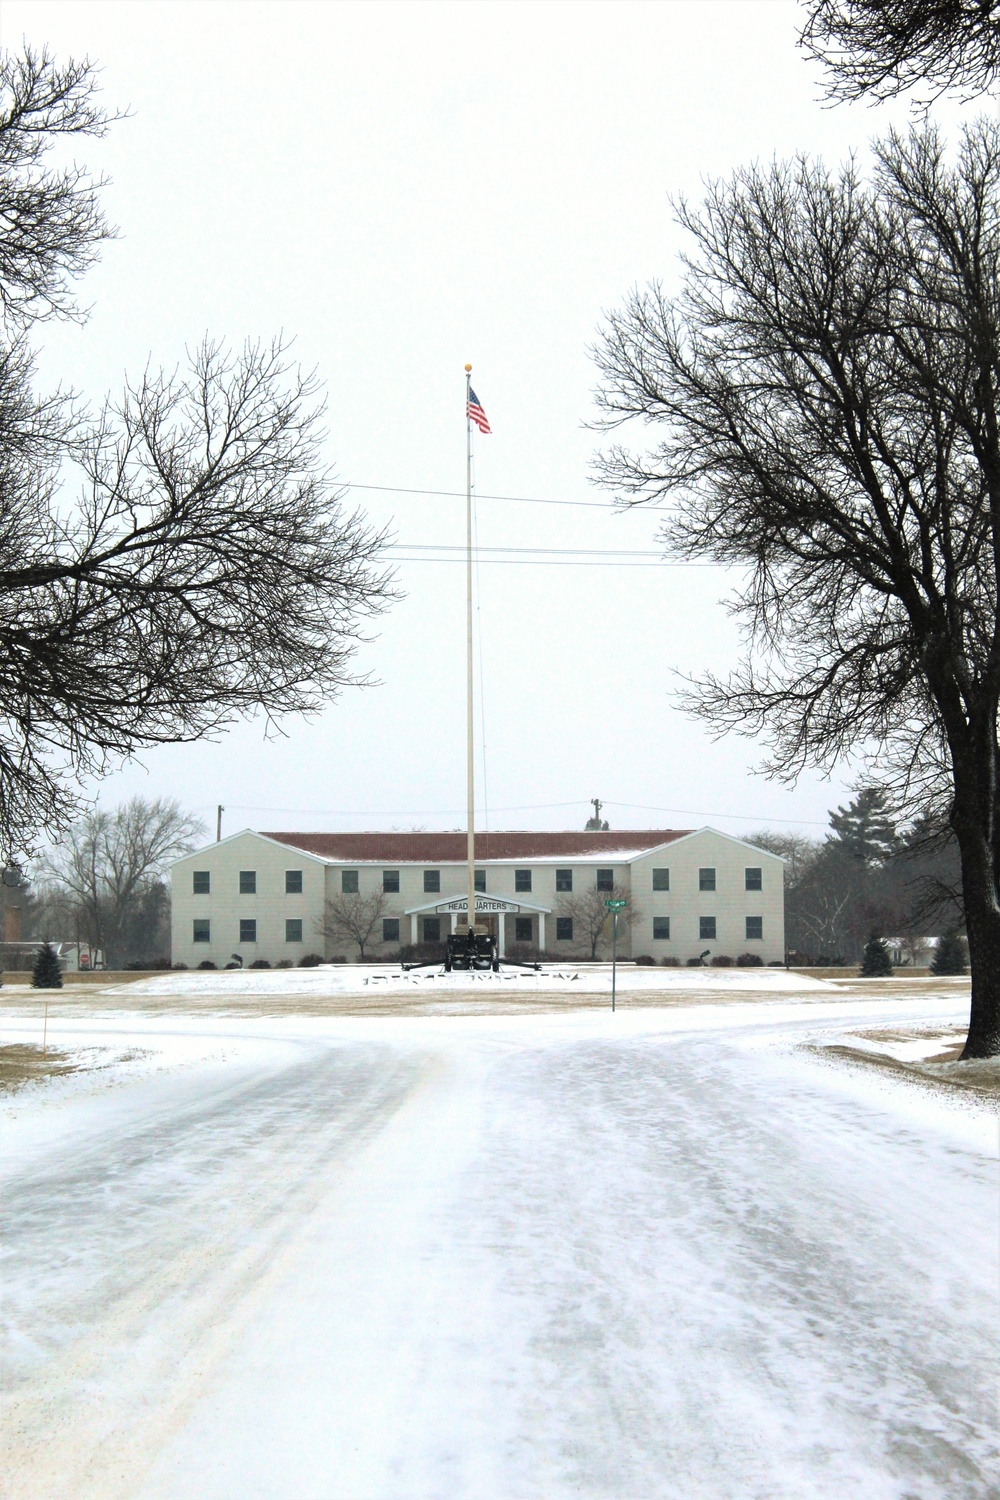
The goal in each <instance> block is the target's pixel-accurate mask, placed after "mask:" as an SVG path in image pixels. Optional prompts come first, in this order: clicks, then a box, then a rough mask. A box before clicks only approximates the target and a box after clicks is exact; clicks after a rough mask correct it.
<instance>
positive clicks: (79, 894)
mask: <svg viewBox="0 0 1000 1500" xmlns="http://www.w3.org/2000/svg"><path fill="white" fill-rule="evenodd" d="M204 837H205V825H204V824H203V823H202V822H201V820H200V819H199V818H195V817H192V816H191V815H190V814H188V813H184V812H182V811H181V808H180V806H179V805H178V803H177V802H174V801H167V800H165V799H163V798H157V799H156V800H155V801H148V800H147V799H145V798H143V797H133V798H132V799H131V801H129V802H125V803H123V804H122V805H121V806H120V807H117V808H116V809H115V810H114V812H103V811H97V812H91V813H88V814H87V816H86V817H84V818H83V819H81V821H80V822H79V823H77V824H74V825H73V826H72V827H71V828H69V829H68V830H67V831H66V833H65V835H64V836H63V839H62V841H61V842H60V843H59V844H58V845H57V846H55V848H53V849H52V850H51V851H50V852H49V854H48V856H47V858H46V860H45V862H44V864H43V867H42V874H43V877H44V878H45V880H46V884H47V889H46V892H45V894H46V897H47V901H48V905H49V909H50V911H51V910H52V909H53V908H54V907H58V906H61V907H62V909H63V911H64V913H65V920H66V921H67V922H70V923H72V927H71V928H70V930H71V931H72V930H75V929H77V928H78V929H79V931H80V934H81V936H82V937H85V938H86V939H87V941H88V942H89V943H90V944H91V945H92V946H93V947H95V948H99V949H101V951H102V952H103V954H104V961H105V964H106V965H107V966H108V967H109V968H118V967H120V965H121V964H122V963H124V962H125V961H126V960H127V959H129V958H131V957H132V956H134V955H133V953H132V952H130V951H129V950H130V946H132V945H136V944H138V945H139V946H145V945H144V944H143V939H142V928H143V926H144V925H146V924H148V923H150V922H151V921H152V922H154V923H155V922H156V920H157V917H158V914H159V909H160V908H161V907H162V903H163V895H164V892H165V888H164V885H163V877H164V876H165V875H166V872H167V868H168V866H169V865H170V863H171V861H173V860H175V859H180V858H181V856H182V855H184V854H189V853H190V852H191V850H192V849H194V848H195V847H196V846H197V845H198V844H199V843H200V842H201V841H202V840H203V839H204ZM135 956H137V955H135ZM143 956H145V955H143Z"/></svg>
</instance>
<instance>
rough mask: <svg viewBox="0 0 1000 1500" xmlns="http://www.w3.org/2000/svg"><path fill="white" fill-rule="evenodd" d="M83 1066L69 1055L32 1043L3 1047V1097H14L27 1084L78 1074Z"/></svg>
mask: <svg viewBox="0 0 1000 1500" xmlns="http://www.w3.org/2000/svg"><path fill="white" fill-rule="evenodd" d="M79 1068H80V1063H79V1061H77V1060H76V1059H75V1058H74V1057H72V1056H71V1055H70V1053H68V1052H60V1051H58V1050H57V1049H56V1048H54V1047H47V1048H46V1050H45V1051H44V1052H43V1051H42V1049H41V1047H40V1046H35V1045H33V1044H32V1043H30V1042H12V1043H11V1044H10V1045H8V1046H5V1047H0V1093H3V1094H12V1093H14V1092H15V1090H16V1089H19V1088H23V1087H24V1085H25V1084H26V1083H37V1082H39V1081H40V1080H43V1079H46V1078H58V1077H59V1076H60V1074H62V1073H76V1072H78V1070H79Z"/></svg>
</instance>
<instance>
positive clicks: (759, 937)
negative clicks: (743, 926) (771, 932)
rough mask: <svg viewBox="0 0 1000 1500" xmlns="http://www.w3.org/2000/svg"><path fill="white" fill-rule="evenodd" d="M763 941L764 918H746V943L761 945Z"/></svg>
mask: <svg viewBox="0 0 1000 1500" xmlns="http://www.w3.org/2000/svg"><path fill="white" fill-rule="evenodd" d="M763 941H764V918H763V917H747V942H750V943H753V942H757V943H761V942H763Z"/></svg>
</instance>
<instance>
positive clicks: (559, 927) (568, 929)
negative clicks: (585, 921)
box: [556, 917, 573, 943]
mask: <svg viewBox="0 0 1000 1500" xmlns="http://www.w3.org/2000/svg"><path fill="white" fill-rule="evenodd" d="M572 941H573V918H572V917H556V942H558V943H571V942H572Z"/></svg>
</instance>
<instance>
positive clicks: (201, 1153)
mask: <svg viewBox="0 0 1000 1500" xmlns="http://www.w3.org/2000/svg"><path fill="white" fill-rule="evenodd" d="M706 972H707V971H706ZM731 972H732V971H723V977H725V978H726V979H728V978H729V975H730V973H731ZM776 972H778V973H780V971H776ZM329 973H330V971H325V970H324V971H319V974H321V975H329ZM318 977H319V975H318V974H317V971H302V972H301V973H295V974H292V975H288V974H282V975H281V976H280V978H281V980H282V982H283V983H284V984H285V985H286V986H287V985H288V984H289V982H291V983H292V984H295V985H298V984H303V983H316V982H317V981H318ZM456 977H457V976H456ZM630 977H631V976H630ZM657 977H659V976H657ZM181 978H182V979H183V980H185V982H187V980H188V979H190V980H194V979H195V976H193V975H192V976H181ZM278 978H279V976H278V975H277V974H275V973H270V974H269V973H267V971H263V972H259V971H258V972H256V973H254V974H253V975H248V974H244V975H211V974H209V975H203V976H198V979H199V981H200V982H202V983H203V982H204V981H205V980H208V981H210V982H212V983H218V984H227V983H231V982H232V981H233V980H235V981H236V982H238V983H240V984H245V983H246V982H247V981H248V980H252V981H253V982H254V984H257V985H261V984H268V983H271V982H273V981H275V980H277V979H278ZM162 982H163V981H160V980H154V981H145V982H144V983H145V984H146V985H147V987H148V986H150V985H156V984H160V983H162ZM169 982H170V983H173V984H176V982H177V981H176V980H175V979H174V977H173V976H169ZM567 982H568V981H567ZM814 983H817V982H815V981H814ZM132 988H134V987H132ZM796 989H797V990H800V986H798V985H797V986H796ZM170 993H173V992H170ZM272 993H274V992H272ZM283 993H285V994H287V993H288V991H287V989H286V990H285V991H284V992H283ZM884 993H885V995H886V998H884V999H879V1000H872V999H870V998H864V997H862V998H858V997H854V998H847V997H845V996H844V995H842V994H839V993H838V992H837V991H836V989H835V988H827V989H826V990H825V991H824V990H823V987H822V986H821V985H820V988H819V990H818V991H815V992H810V993H808V994H807V995H804V994H802V993H801V990H800V993H799V995H798V996H796V995H795V994H794V993H792V992H791V991H788V992H786V993H779V994H777V995H772V996H771V997H770V998H768V997H767V995H765V994H762V993H760V992H758V998H756V999H754V998H752V997H751V996H749V995H745V996H743V997H742V998H741V996H740V995H739V994H734V995H733V996H732V997H731V998H730V999H729V1002H728V1003H726V1004H719V1003H717V1001H718V995H717V993H712V994H708V993H706V995H705V996H704V1000H705V1001H706V1002H708V1003H700V1002H699V998H698V996H697V995H696V994H692V993H690V992H688V995H687V1000H688V1002H689V1003H688V1004H686V1005H684V1004H671V1005H669V1006H667V1005H664V1006H663V1007H662V1008H656V1007H654V1006H652V1005H648V1004H647V1005H646V1006H644V1007H642V1008H635V1009H633V1010H631V1011H630V1010H629V1009H627V1008H626V1009H624V1010H621V1011H619V1012H618V1013H617V1014H616V1015H614V1016H612V1015H611V1014H610V1012H609V1010H608V1009H607V1008H606V1007H604V1008H602V1009H600V1010H598V1009H594V1008H590V1009H586V1008H581V1009H579V1010H577V1011H566V1010H562V1011H559V1010H554V1011H552V1012H551V1013H540V1014H508V1015H500V1014H488V1013H485V1014H480V1015H458V1016H454V1015H453V1016H449V1015H436V1016H435V1015H432V1016H420V1015H419V1014H418V1015H414V1014H406V1015H402V1016H392V1015H388V1016H365V1015H356V1016H345V1015H334V1016H326V1015H313V1014H289V1015H275V1014H261V1015H257V1016H240V1017H234V1016H232V1015H227V1014H224V1013H223V1014H218V1015H207V1014H204V1013H201V1012H200V1013H199V1014H197V1015H195V1016H191V1015H189V1016H185V1015H183V1014H180V1013H176V1012H172V1013H170V1014H168V1015H160V1016H158V1015H152V1014H132V1013H130V1014H120V1015H114V1014H111V1013H109V1012H110V1009H111V1007H110V1001H111V1000H112V999H113V997H110V996H107V995H105V996H104V997H97V996H95V997H94V1008H95V1010H101V1009H102V1007H103V1010H104V1013H103V1014H100V1015H89V1016H88V1015H86V1014H83V1013H64V1014H62V1015H61V1016H60V1017H59V1018H58V1020H57V1022H56V1025H55V1027H54V1029H52V1030H50V1033H49V1040H50V1043H51V1044H52V1045H54V1046H56V1047H58V1048H59V1049H60V1050H61V1051H62V1052H63V1053H64V1054H65V1055H67V1056H73V1055H74V1054H80V1053H81V1052H82V1050H83V1049H96V1050H94V1051H91V1052H90V1053H88V1054H87V1056H88V1057H89V1059H90V1060H91V1061H94V1060H95V1059H97V1058H103V1059H104V1062H105V1063H106V1066H105V1067H104V1068H103V1069H102V1070H100V1071H89V1072H88V1071H81V1072H77V1073H72V1074H67V1075H65V1076H62V1077H57V1078H54V1079H52V1080H51V1081H49V1082H47V1083H43V1084H39V1083H36V1084H29V1085H27V1086H26V1087H24V1088H22V1089H21V1090H19V1091H18V1092H17V1093H14V1094H12V1095H9V1096H7V1097H6V1098H5V1099H4V1100H3V1102H2V1104H0V1126H2V1147H3V1160H2V1166H0V1171H2V1177H0V1181H2V1186H3V1213H4V1222H5V1230H4V1235H3V1241H2V1251H3V1257H4V1260H3V1281H4V1324H5V1333H6V1343H7V1349H6V1356H5V1359H6V1368H5V1370H4V1374H3V1380H2V1392H3V1396H2V1401H3V1405H2V1412H3V1426H2V1431H3V1438H4V1457H3V1462H2V1472H0V1493H2V1494H3V1495H4V1496H5V1497H6V1500H29V1497H30V1500H45V1497H49V1496H51V1497H56V1496H58V1497H60V1500H62V1497H69V1496H72V1497H74V1500H77V1497H79V1500H84V1497H100V1500H115V1497H122V1500H124V1497H128V1500H154V1497H155V1500H165V1497H170V1500H182V1497H183V1500H188V1497H196V1500H255V1497H268V1500H376V1497H378V1500H466V1497H468V1500H521V1497H524V1500H527V1497H532V1500H535V1497H537V1500H559V1497H570V1496H574V1497H578V1496H583V1497H587V1500H647V1497H648V1500H654V1497H670V1500H744V1497H746V1500H812V1497H816V1500H820V1497H822V1500H843V1497H845V1496H857V1497H858V1500H904V1497H906V1500H909V1497H913V1500H938V1497H940V1500H966V1497H968V1500H973V1497H975V1500H984V1497H986V1496H988V1495H990V1494H991V1493H993V1490H992V1489H991V1485H992V1484H993V1483H994V1476H995V1473H996V1470H995V1467H994V1465H995V1463H996V1459H997V1448H996V1430H995V1418H996V1407H995V1401H994V1391H995V1369H996V1359H997V1355H998V1352H1000V1351H998V1344H997V1335H996V1328H997V1312H998V1306H997V1281H998V1249H997V1237H996V1209H997V1169H996V1125H995V1119H994V1118H993V1116H992V1114H991V1112H990V1111H989V1109H988V1108H987V1107H986V1106H984V1105H983V1104H982V1103H981V1102H980V1101H979V1100H978V1099H976V1098H974V1097H962V1096H957V1095H952V1094H948V1093H944V1092H942V1091H940V1090H934V1089H931V1088H926V1089H924V1088H921V1087H919V1086H917V1085H915V1084H913V1083H912V1082H910V1081H909V1080H907V1079H902V1078H900V1079H896V1078H895V1077H893V1076H891V1075H886V1074H883V1073H880V1072H879V1071H877V1070H876V1069H871V1070H866V1069H865V1068H863V1067H859V1068H852V1067H846V1066H841V1065H839V1063H838V1062H837V1061H836V1060H835V1059H834V1058H833V1056H832V1054H831V1055H829V1056H824V1054H823V1050H822V1049H823V1048H824V1047H826V1046H828V1045H831V1044H834V1045H836V1044H838V1043H845V1044H850V1045H851V1046H856V1045H857V1044H858V1042H859V1040H860V1041H861V1042H862V1043H864V1041H865V1038H868V1042H869V1046H870V1048H871V1047H873V1046H874V1047H877V1045H878V1044H884V1046H886V1047H888V1048H890V1049H891V1048H893V1047H895V1048H896V1049H897V1050H898V1048H899V1047H900V1046H905V1045H906V1041H905V1040H904V1041H901V1042H894V1041H893V1040H892V1037H893V1028H899V1027H902V1028H904V1030H905V1034H906V1037H908V1038H909V1040H910V1041H914V1040H915V1041H917V1042H920V1041H923V1042H925V1043H926V1044H927V1045H929V1044H930V1042H931V1041H935V1043H936V1044H938V1043H940V1042H941V1039H942V1038H947V1037H948V1036H949V1035H950V1034H951V1028H952V1027H954V1026H957V1025H958V1024H959V1023H960V1021H961V1019H962V1017H963V1015H964V1011H965V1006H966V1004H967V1000H966V996H965V995H964V994H960V993H959V992H958V991H957V990H951V991H949V990H948V989H947V988H945V989H942V990H941V991H940V992H937V993H928V994H927V995H926V997H923V998H921V997H919V996H917V995H915V994H910V995H906V994H904V993H902V992H900V991H899V990H898V989H897V990H886V991H884ZM894 995H896V996H900V997H899V998H893V996H894ZM50 1025H51V1023H50ZM36 1031H37V1016H36V1015H35V1013H34V1011H31V1012H30V1013H29V1011H28V1008H27V1007H26V1006H24V1007H22V1009H21V1013H20V1014H19V1013H18V1011H17V1008H16V1006H15V1009H14V1010H13V1011H11V1010H10V1009H9V1008H7V1009H5V1012H4V1015H3V1020H2V1029H0V1043H10V1042H24V1041H26V1040H35V1039H36V1037H35V1033H36ZM886 1037H888V1038H889V1040H888V1041H886V1040H885V1038H886ZM817 1048H819V1050H816V1049H817ZM920 1055H921V1056H927V1055H932V1054H928V1053H927V1051H926V1048H925V1050H924V1051H923V1052H922V1053H921V1054H920Z"/></svg>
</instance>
